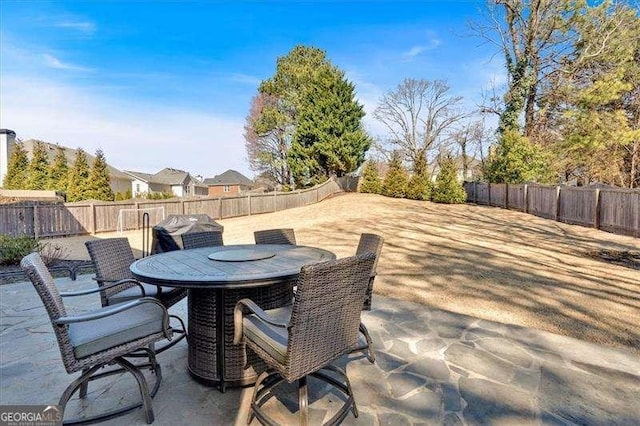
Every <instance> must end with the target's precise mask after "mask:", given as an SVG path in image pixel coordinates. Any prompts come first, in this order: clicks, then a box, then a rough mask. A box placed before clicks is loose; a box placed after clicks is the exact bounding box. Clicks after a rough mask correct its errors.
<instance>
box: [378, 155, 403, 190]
mask: <svg viewBox="0 0 640 426" xmlns="http://www.w3.org/2000/svg"><path fill="white" fill-rule="evenodd" d="M407 180H408V176H407V171H406V170H405V169H404V167H403V166H402V159H401V158H400V153H399V152H397V151H396V152H394V153H393V154H392V156H391V162H390V163H389V170H388V171H387V174H386V175H385V177H384V181H383V182H382V194H383V195H386V196H387V197H395V198H404V196H405V194H406V192H405V191H406V189H407Z"/></svg>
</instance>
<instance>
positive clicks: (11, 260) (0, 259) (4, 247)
mask: <svg viewBox="0 0 640 426" xmlns="http://www.w3.org/2000/svg"><path fill="white" fill-rule="evenodd" d="M39 248H40V242H39V241H38V239H37V238H33V237H28V236H22V237H10V236H8V235H0V265H18V264H19V263H20V260H22V258H23V257H25V256H26V255H28V254H29V253H32V252H34V251H38V250H39Z"/></svg>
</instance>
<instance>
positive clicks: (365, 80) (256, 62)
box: [0, 0, 504, 177]
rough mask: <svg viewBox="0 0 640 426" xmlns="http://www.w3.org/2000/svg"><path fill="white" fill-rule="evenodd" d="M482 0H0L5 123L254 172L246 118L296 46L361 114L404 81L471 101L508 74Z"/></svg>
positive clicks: (0, 89) (151, 155) (183, 164)
mask: <svg viewBox="0 0 640 426" xmlns="http://www.w3.org/2000/svg"><path fill="white" fill-rule="evenodd" d="M484 4H485V3H484V1H449V2H436V1H422V2H408V1H395V2H383V1H359V2H349V3H347V2H338V1H322V2H320V1H318V2H299V1H287V2H269V1H263V2H257V1H255V2H231V1H229V2H222V1H219V2H214V1H199V2H195V1H193V2H171V1H162V2H160V1H157V2H155V1H135V2H119V1H111V2H97V1H90V2H89V1H88V2H66V1H65V2H45V1H10V0H3V1H2V2H0V37H1V38H0V95H1V96H0V127H1V128H9V129H12V130H14V131H16V133H17V135H18V137H21V138H23V139H28V138H39V139H42V140H45V141H47V142H54V143H60V144H62V145H65V146H70V147H82V148H84V149H85V150H86V151H88V152H90V153H93V152H94V151H95V150H96V149H97V148H99V147H101V148H102V149H103V150H104V151H105V153H106V156H107V160H108V161H109V163H110V164H112V165H113V166H115V167H117V168H120V169H124V170H136V171H142V172H148V173H153V172H156V171H158V170H160V169H162V168H164V167H174V168H179V169H183V170H187V171H189V172H191V173H192V174H195V175H202V176H204V177H212V176H213V175H215V174H219V173H222V172H224V171H225V170H226V169H228V168H233V169H236V170H238V171H240V172H242V173H245V174H247V175H248V176H249V177H251V176H252V175H253V173H252V172H251V170H250V168H249V165H248V163H247V161H246V153H245V149H244V138H243V135H242V134H243V126H244V123H245V117H246V115H247V112H248V110H249V105H250V101H251V98H252V97H253V96H254V95H255V94H256V91H257V87H258V84H259V82H260V81H261V80H263V79H266V78H269V77H270V76H272V75H273V73H274V72H275V63H276V59H277V58H278V57H280V56H284V55H286V54H287V52H289V51H290V50H291V48H293V47H294V46H295V45H297V44H305V45H311V46H315V47H319V48H321V49H324V50H325V51H326V52H327V56H328V57H329V59H330V60H331V61H332V62H333V63H334V64H335V65H337V66H338V67H340V68H341V69H343V70H344V71H345V72H346V76H347V78H348V79H349V80H351V81H352V82H353V83H354V84H355V86H356V91H357V97H358V99H359V101H360V102H361V103H362V104H363V105H364V107H365V110H366V111H367V112H368V115H367V117H365V126H366V128H367V129H368V130H369V131H370V132H372V133H373V134H374V135H380V134H381V129H382V128H381V126H380V125H379V124H378V123H376V122H375V120H374V119H373V117H372V116H371V112H372V111H373V110H374V109H375V107H376V104H377V102H378V100H379V99H380V97H381V96H382V95H383V94H384V93H385V92H386V91H389V90H392V89H393V88H394V87H395V86H397V84H398V83H400V82H401V81H402V80H403V79H404V78H406V77H412V78H423V79H428V80H435V79H443V80H446V81H447V82H448V83H449V84H450V86H451V88H452V92H453V93H455V94H458V95H461V96H463V97H464V98H465V102H466V104H467V105H469V106H470V107H472V106H473V105H474V104H475V103H477V102H478V100H479V99H480V93H481V90H482V89H483V88H487V87H489V86H490V84H491V82H492V81H494V82H497V83H498V84H499V83H501V82H503V81H504V72H503V69H502V63H501V56H500V55H499V54H497V55H496V53H497V52H496V49H495V47H493V46H492V45H490V44H487V43H486V42H484V41H483V40H482V39H479V38H478V37H477V36H473V35H472V34H471V32H470V30H469V29H468V26H467V23H468V21H469V20H472V19H479V16H480V13H481V11H482V9H483V7H484Z"/></svg>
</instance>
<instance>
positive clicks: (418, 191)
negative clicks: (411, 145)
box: [407, 152, 431, 200]
mask: <svg viewBox="0 0 640 426" xmlns="http://www.w3.org/2000/svg"><path fill="white" fill-rule="evenodd" d="M430 197H431V179H430V177H429V173H428V170H427V159H426V157H425V156H424V152H423V153H422V154H421V155H419V156H418V157H417V158H416V160H415V164H414V166H413V174H412V175H411V178H410V179H409V182H408V183H407V198H410V199H412V200H428V199H429V198H430Z"/></svg>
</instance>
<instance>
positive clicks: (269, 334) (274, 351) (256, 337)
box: [242, 306, 291, 364]
mask: <svg viewBox="0 0 640 426" xmlns="http://www.w3.org/2000/svg"><path fill="white" fill-rule="evenodd" d="M265 312H266V313H267V314H269V316H271V317H273V318H274V319H277V320H278V321H281V322H289V318H290V317H291V306H286V307H284V308H278V309H270V310H268V311H265ZM242 329H243V332H244V335H245V337H246V338H247V339H249V340H251V341H252V342H253V343H255V344H256V345H258V346H260V347H261V348H262V349H263V350H264V351H265V352H267V353H268V354H269V355H271V356H272V357H273V359H274V360H276V361H277V362H278V363H280V364H284V363H285V361H286V359H287V343H288V342H289V332H288V331H287V329H286V328H284V327H276V326H274V325H271V324H268V323H266V322H264V321H262V320H261V319H260V318H258V316H257V315H247V316H245V317H244V318H243V319H242Z"/></svg>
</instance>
